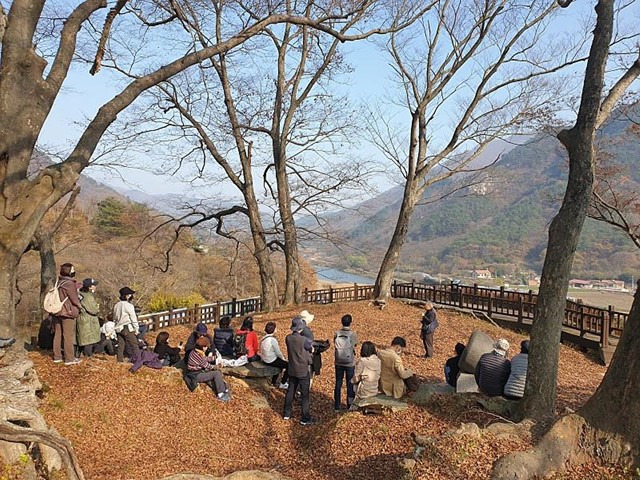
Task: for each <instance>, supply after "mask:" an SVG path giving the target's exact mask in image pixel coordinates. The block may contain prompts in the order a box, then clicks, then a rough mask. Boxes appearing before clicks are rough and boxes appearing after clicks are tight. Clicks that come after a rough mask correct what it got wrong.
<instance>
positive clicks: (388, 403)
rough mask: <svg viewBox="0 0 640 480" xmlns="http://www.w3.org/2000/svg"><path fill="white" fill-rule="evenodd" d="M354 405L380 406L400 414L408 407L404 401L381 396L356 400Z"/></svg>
mask: <svg viewBox="0 0 640 480" xmlns="http://www.w3.org/2000/svg"><path fill="white" fill-rule="evenodd" d="M354 405H355V406H356V407H366V406H367V405H382V406H383V407H387V408H388V409H389V410H391V411H392V412H401V411H403V410H406V409H407V408H409V405H408V404H407V402H406V401H404V400H401V399H397V398H393V397H388V396H386V395H382V394H379V395H376V396H375V397H369V398H365V399H363V400H358V401H356V402H354Z"/></svg>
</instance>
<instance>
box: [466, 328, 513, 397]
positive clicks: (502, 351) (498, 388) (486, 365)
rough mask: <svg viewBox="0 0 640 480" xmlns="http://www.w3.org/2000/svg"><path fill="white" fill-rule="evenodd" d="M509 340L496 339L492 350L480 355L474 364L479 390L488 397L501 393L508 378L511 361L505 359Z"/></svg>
mask: <svg viewBox="0 0 640 480" xmlns="http://www.w3.org/2000/svg"><path fill="white" fill-rule="evenodd" d="M508 350H509V342H508V341H507V340H505V339H504V338H501V339H500V340H498V341H497V342H496V343H495V345H494V346H493V351H492V352H489V353H485V354H484V355H482V356H481V357H480V360H479V361H478V365H476V371H475V377H476V383H477V384H478V390H480V392H482V393H484V394H486V395H489V396H490V397H499V396H500V395H502V392H503V390H504V386H505V384H506V383H507V380H509V374H510V373H511V362H510V361H509V360H507V359H506V356H507V351H508Z"/></svg>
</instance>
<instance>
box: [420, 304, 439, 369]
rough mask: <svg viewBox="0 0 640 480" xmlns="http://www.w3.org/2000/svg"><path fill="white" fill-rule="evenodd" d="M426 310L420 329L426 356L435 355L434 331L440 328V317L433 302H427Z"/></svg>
mask: <svg viewBox="0 0 640 480" xmlns="http://www.w3.org/2000/svg"><path fill="white" fill-rule="evenodd" d="M424 308H425V312H424V315H423V316H422V320H421V322H422V329H421V330H420V338H421V339H422V344H423V345H424V352H425V353H424V356H425V358H431V357H433V333H434V332H435V331H436V328H438V318H437V315H436V310H435V309H434V308H433V303H431V302H427V304H426V305H425V307H424Z"/></svg>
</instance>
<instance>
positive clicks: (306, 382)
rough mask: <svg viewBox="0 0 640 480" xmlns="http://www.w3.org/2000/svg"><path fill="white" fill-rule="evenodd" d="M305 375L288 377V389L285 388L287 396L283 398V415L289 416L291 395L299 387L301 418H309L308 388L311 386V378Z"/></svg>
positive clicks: (292, 395)
mask: <svg viewBox="0 0 640 480" xmlns="http://www.w3.org/2000/svg"><path fill="white" fill-rule="evenodd" d="M309 377H310V376H309V375H307V376H306V377H304V378H298V377H289V390H287V396H286V398H285V400H284V414H283V416H284V417H291V407H292V406H293V397H294V396H295V394H296V390H298V387H300V393H301V394H302V418H301V420H302V421H303V422H307V421H309V420H311V412H310V407H309V388H310V387H311V385H310V383H311V379H310V378H309Z"/></svg>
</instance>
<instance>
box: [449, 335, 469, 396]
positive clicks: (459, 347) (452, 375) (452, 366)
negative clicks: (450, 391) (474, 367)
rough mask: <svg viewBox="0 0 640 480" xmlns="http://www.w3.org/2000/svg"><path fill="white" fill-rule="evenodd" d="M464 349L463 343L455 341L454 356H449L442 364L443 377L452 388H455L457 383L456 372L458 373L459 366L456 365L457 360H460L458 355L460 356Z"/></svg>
mask: <svg viewBox="0 0 640 480" xmlns="http://www.w3.org/2000/svg"><path fill="white" fill-rule="evenodd" d="M464 349H465V346H464V343H460V342H458V343H456V346H455V351H456V356H455V357H451V358H450V359H448V360H447V361H446V363H445V364H444V378H445V380H446V381H447V383H448V384H449V385H451V386H452V387H453V388H456V385H457V384H458V374H459V373H460V367H459V366H458V362H460V357H462V354H463V353H464Z"/></svg>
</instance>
